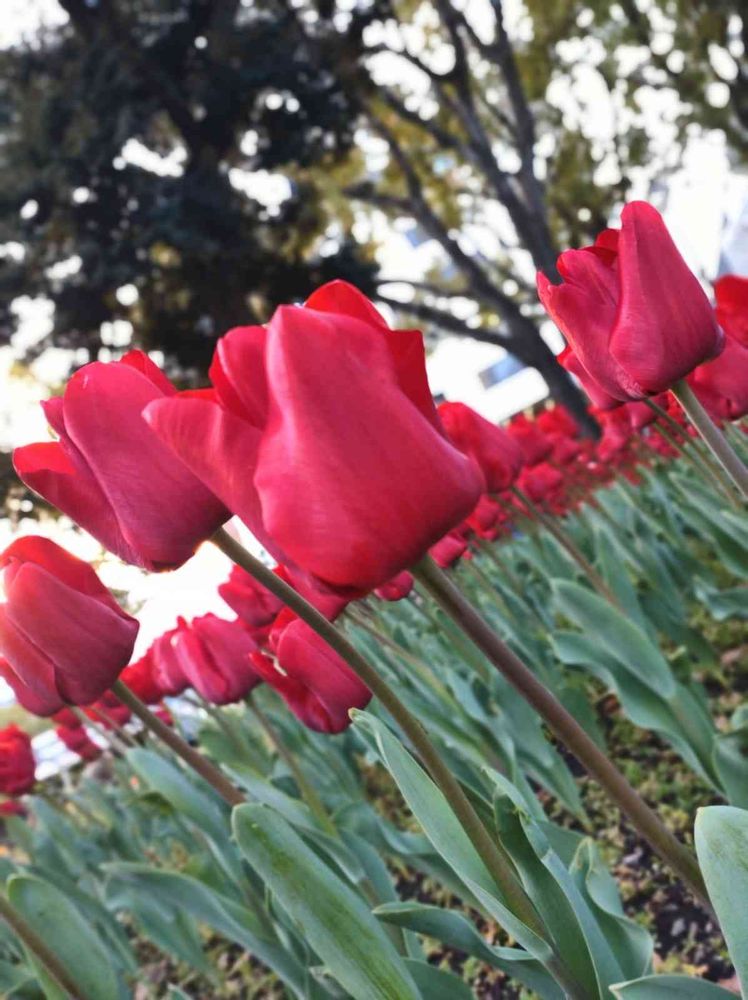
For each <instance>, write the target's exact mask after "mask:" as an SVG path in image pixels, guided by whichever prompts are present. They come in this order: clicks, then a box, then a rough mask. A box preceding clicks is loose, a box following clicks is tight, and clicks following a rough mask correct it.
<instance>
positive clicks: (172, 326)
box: [0, 0, 377, 381]
mask: <svg viewBox="0 0 748 1000" xmlns="http://www.w3.org/2000/svg"><path fill="white" fill-rule="evenodd" d="M59 3H60V5H61V6H62V7H63V8H64V10H65V11H66V12H67V15H68V18H69V20H68V23H67V24H65V25H64V26H62V27H60V28H58V29H55V30H52V31H45V32H44V33H42V34H41V35H40V36H39V37H37V38H35V39H34V40H33V41H32V42H31V43H30V44H24V45H22V46H18V47H15V48H13V49H10V50H7V51H4V52H2V53H0V81H1V82H0V133H2V143H1V144H0V243H5V244H6V252H5V254H4V256H3V258H2V260H0V301H1V302H2V311H1V312H0V335H1V336H2V338H3V339H6V340H7V338H8V337H9V335H10V334H11V332H12V331H13V329H14V314H13V311H12V308H11V304H12V302H13V300H14V299H15V298H16V297H17V296H21V295H28V296H32V297H34V296H42V297H46V298H48V299H50V300H51V301H52V302H53V304H54V307H55V308H54V320H53V328H52V330H51V332H50V334H49V335H48V336H47V337H45V338H44V339H43V340H42V341H41V342H40V343H38V344H37V345H35V348H34V350H35V351H36V352H41V351H42V350H43V349H44V348H45V347H46V346H47V345H48V344H50V343H54V344H55V345H56V346H61V347H70V348H75V349H79V354H78V355H77V357H78V359H79V360H80V361H85V360H89V359H90V358H93V357H96V356H97V353H98V351H99V349H100V347H101V346H102V345H105V346H113V347H115V348H120V349H121V348H122V347H124V346H126V345H127V344H128V342H130V340H131V338H132V343H133V344H134V345H136V346H142V347H144V348H146V349H153V348H159V349H161V350H163V351H164V352H165V354H166V357H167V364H168V365H169V367H170V369H171V370H172V372H173V373H175V374H177V375H180V376H181V377H182V378H183V379H186V380H188V381H189V380H190V379H193V378H197V377H199V375H201V374H203V373H204V371H205V369H206V368H207V364H208V363H209V360H210V356H211V353H212V348H213V344H214V341H215V338H216V336H218V335H219V334H220V333H222V332H223V331H224V330H225V329H227V328H228V327H230V326H234V325H237V324H242V323H251V322H254V321H263V320H265V319H266V318H267V317H268V315H269V313H270V311H271V310H272V307H273V306H274V305H275V304H277V303H278V302H280V301H289V300H293V299H300V298H303V297H304V296H305V295H306V294H307V293H308V292H309V291H310V290H311V289H312V288H313V287H314V286H315V285H317V284H319V283H321V282H323V281H325V280H327V279H329V278H332V277H335V276H342V277H347V278H349V279H351V280H354V281H356V282H357V283H358V284H359V285H361V286H363V287H364V288H371V281H372V275H373V272H374V267H373V264H372V263H371V262H369V261H368V260H367V259H366V256H365V254H364V253H363V252H361V251H358V250H357V249H356V248H355V247H354V244H353V242H352V240H351V239H350V237H349V232H348V227H347V226H346V225H345V224H343V223H341V221H340V219H330V218H329V217H328V214H327V212H326V205H325V203H324V199H323V198H321V197H320V196H319V194H318V191H317V189H316V187H315V183H314V174H315V171H316V172H317V173H318V175H320V176H325V177H328V176H329V175H330V174H332V175H333V176H334V173H335V171H336V170H337V169H341V170H343V172H344V173H345V170H350V163H351V159H352V158H353V160H355V155H356V154H355V149H354V148H353V131H354V126H355V115H354V114H353V112H352V108H351V102H350V100H349V98H348V96H347V94H346V92H345V90H344V89H343V88H342V87H341V83H340V78H339V73H338V67H342V66H344V65H345V63H346V61H348V60H353V61H355V60H356V58H357V55H358V53H359V51H360V49H361V46H362V33H363V30H364V28H365V26H366V24H367V23H368V22H369V21H370V20H371V18H372V17H373V16H374V15H375V14H376V12H377V2H376V0H372V2H371V3H367V4H362V5H360V9H357V10H356V11H355V12H352V13H351V14H350V15H348V16H347V17H346V18H345V21H344V24H343V25H342V26H341V24H340V22H339V19H338V15H337V13H336V11H335V9H334V4H332V3H330V2H328V0H318V2H312V0H309V2H306V0H305V2H304V3H302V4H299V3H288V2H286V0H59ZM8 245H9V246H8ZM133 330H134V333H133Z"/></svg>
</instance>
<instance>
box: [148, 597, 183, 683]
mask: <svg viewBox="0 0 748 1000" xmlns="http://www.w3.org/2000/svg"><path fill="white" fill-rule="evenodd" d="M186 627H187V622H186V621H185V619H184V618H181V617H180V618H178V619H177V626H176V628H172V629H169V630H168V632H164V634H163V635H160V636H159V637H158V639H156V640H155V641H154V642H153V644H152V645H151V647H150V649H149V650H148V652H147V653H146V654H145V655H146V657H147V658H150V661H151V662H150V669H151V671H152V674H153V679H154V681H155V683H156V686H157V687H158V688H160V690H161V692H162V695H163V696H164V697H169V698H175V697H176V696H177V695H179V694H182V692H183V691H185V690H186V689H187V688H188V687H189V682H188V680H187V678H186V677H185V675H184V671H183V670H182V665H181V663H180V661H179V657H178V656H177V649H176V646H177V636H178V635H179V633H180V631H181V630H182V629H183V628H186Z"/></svg>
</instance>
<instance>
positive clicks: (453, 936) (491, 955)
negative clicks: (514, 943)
mask: <svg viewBox="0 0 748 1000" xmlns="http://www.w3.org/2000/svg"><path fill="white" fill-rule="evenodd" d="M374 913H375V915H376V916H377V917H379V918H380V920H386V921H387V922H388V923H392V924H397V926H398V927H407V928H408V930H411V931H415V932H416V933H417V934H425V935H426V936H427V937H431V938H435V939H436V940H437V941H442V942H443V943H444V944H446V945H448V946H449V947H450V948H457V949H459V950H460V951H464V952H465V953H466V954H468V955H472V956H473V957H475V958H479V959H480V960H481V961H482V962H485V963H487V964H488V965H491V966H493V967H494V968H496V969H501V970H502V971H504V972H506V973H507V974H508V975H509V976H511V977H512V979H516V980H518V981H519V982H521V983H524V985H525V986H527V987H528V988H529V989H531V990H533V991H534V992H535V993H538V994H539V995H540V996H541V997H542V998H543V1000H563V997H564V994H563V991H562V989H561V987H560V986H558V985H557V984H556V983H555V982H554V980H553V979H552V978H551V977H550V976H549V974H548V973H547V972H546V971H545V969H544V968H543V966H542V965H541V964H540V962H538V961H537V959H535V958H533V956H532V955H530V954H529V952H527V951H524V950H523V949H521V948H500V947H492V946H490V945H488V944H487V943H486V941H485V940H484V939H483V937H482V936H481V935H480V934H479V933H478V931H477V930H476V929H475V927H473V925H472V924H471V923H470V921H469V920H468V919H467V917H465V916H463V915H462V914H461V913H458V912H457V911H455V910H443V909H441V908H440V907H438V906H426V905H424V904H423V903H413V902H408V903H386V904H385V905H383V906H378V907H377V908H376V910H375V911H374Z"/></svg>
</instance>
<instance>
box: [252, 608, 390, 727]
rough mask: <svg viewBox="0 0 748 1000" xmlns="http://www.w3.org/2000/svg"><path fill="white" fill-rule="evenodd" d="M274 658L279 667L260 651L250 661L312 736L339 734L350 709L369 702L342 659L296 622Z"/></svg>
mask: <svg viewBox="0 0 748 1000" xmlns="http://www.w3.org/2000/svg"><path fill="white" fill-rule="evenodd" d="M277 656H278V665H279V667H276V666H275V664H274V663H273V661H272V660H271V659H270V658H269V657H267V656H264V655H263V654H262V653H259V652H257V653H254V654H253V656H252V662H253V665H254V667H255V669H256V670H257V673H258V674H260V676H261V677H262V679H263V680H264V681H265V682H266V683H267V684H269V685H270V686H271V687H273V688H275V690H276V691H277V692H278V694H279V695H280V696H281V697H282V698H283V700H284V701H285V702H286V704H287V705H288V707H289V709H290V710H291V711H292V712H293V713H294V715H296V716H297V717H298V718H299V719H300V720H301V721H302V722H303V723H304V725H305V726H308V727H309V728H310V729H314V730H315V731H316V732H320V733H340V732H342V731H343V730H344V729H346V728H347V727H348V726H349V725H350V721H351V720H350V717H349V715H348V713H349V711H350V709H352V708H366V706H367V705H368V704H369V701H370V700H371V692H370V691H369V689H368V688H367V687H366V685H365V684H364V683H363V682H362V681H360V680H359V679H358V677H357V676H356V674H355V673H354V672H353V671H352V670H351V668H350V667H349V666H348V664H347V663H346V662H345V660H343V659H342V658H341V657H340V656H338V654H337V653H336V652H335V651H334V650H333V649H331V648H330V646H328V645H327V643H326V642H325V641H324V639H321V638H320V637H319V636H318V635H317V633H316V632H313V631H312V630H311V629H310V628H309V626H308V625H307V624H306V623H305V622H302V621H300V620H299V619H297V620H295V621H292V622H291V624H290V625H288V626H287V627H286V629H285V631H284V633H283V635H282V636H281V638H280V641H279V643H278V651H277Z"/></svg>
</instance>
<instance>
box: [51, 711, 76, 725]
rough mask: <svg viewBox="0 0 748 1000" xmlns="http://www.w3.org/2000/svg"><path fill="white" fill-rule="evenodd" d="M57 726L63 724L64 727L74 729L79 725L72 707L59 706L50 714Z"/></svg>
mask: <svg viewBox="0 0 748 1000" xmlns="http://www.w3.org/2000/svg"><path fill="white" fill-rule="evenodd" d="M52 719H53V721H54V722H56V723H57V725H58V726H65V728H66V729H76V728H77V727H78V726H80V725H81V721H80V719H79V718H78V716H77V715H76V714H75V712H74V711H73V710H72V708H61V709H60V711H59V712H55V714H54V715H53V716H52Z"/></svg>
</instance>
